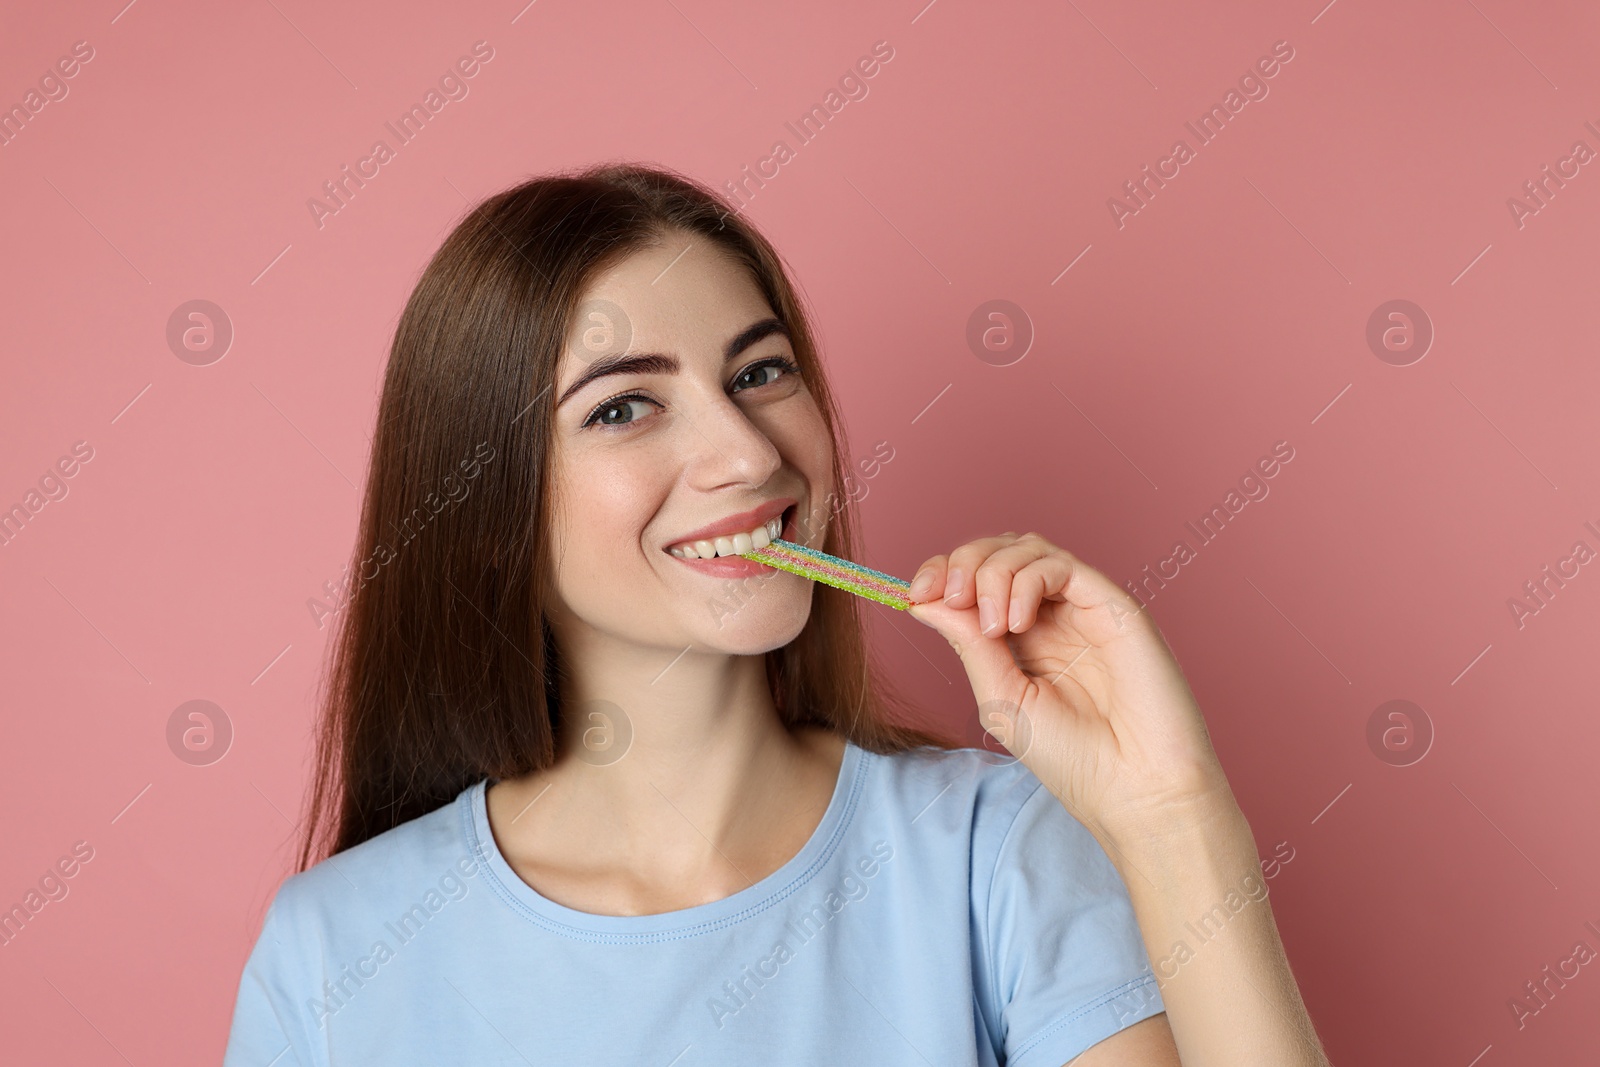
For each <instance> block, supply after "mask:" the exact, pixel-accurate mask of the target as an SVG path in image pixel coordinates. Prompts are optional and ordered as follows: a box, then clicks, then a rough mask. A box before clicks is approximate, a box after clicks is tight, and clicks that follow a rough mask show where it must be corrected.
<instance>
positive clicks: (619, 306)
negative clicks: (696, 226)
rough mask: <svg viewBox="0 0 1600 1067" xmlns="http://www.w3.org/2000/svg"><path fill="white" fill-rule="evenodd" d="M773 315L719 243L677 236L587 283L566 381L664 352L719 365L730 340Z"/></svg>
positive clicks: (571, 334)
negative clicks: (609, 363) (618, 360)
mask: <svg viewBox="0 0 1600 1067" xmlns="http://www.w3.org/2000/svg"><path fill="white" fill-rule="evenodd" d="M772 314H773V310H772V308H771V306H770V305H769V304H768V303H767V301H766V298H765V297H764V296H763V295H762V292H761V289H760V287H759V286H757V285H756V282H755V279H754V278H752V277H751V275H750V271H749V270H748V269H747V268H746V267H745V266H744V265H743V264H742V263H740V262H739V261H738V260H736V259H735V258H733V256H731V255H730V254H729V253H727V252H725V251H723V250H722V248H721V247H720V246H718V245H717V244H716V243H715V242H712V241H708V240H706V239H705V238H704V237H701V236H699V235H697V234H695V235H690V234H686V233H684V232H682V231H676V230H675V231H672V232H671V233H670V234H668V235H667V236H666V237H665V238H664V239H663V240H662V241H661V243H660V244H658V245H656V246H653V247H650V248H645V249H641V250H639V251H637V252H634V253H633V254H631V255H629V256H627V257H625V258H624V259H622V260H620V261H618V262H617V263H615V264H612V265H611V266H610V267H608V268H607V269H605V270H603V271H601V272H600V273H599V274H597V275H596V276H595V278H594V279H593V280H592V281H591V282H590V284H589V286H588V288H587V289H585V290H584V293H583V296H582V298H581V299H580V300H579V301H578V308H577V313H576V314H575V315H574V316H573V321H572V324H571V326H570V328H569V329H568V332H567V345H566V351H565V353H564V355H563V359H562V368H561V376H562V378H563V379H567V378H569V377H571V376H574V375H576V374H577V373H579V372H580V371H581V369H582V368H583V367H584V366H586V365H587V364H588V363H590V362H592V361H593V360H594V359H596V358H598V357H599V356H602V355H620V354H621V353H623V352H665V353H670V354H672V355H676V356H679V357H680V358H682V359H684V360H686V361H688V360H694V359H696V358H707V359H713V360H715V361H716V362H717V363H718V365H720V363H721V359H722V355H721V353H722V346H723V345H724V344H725V343H726V342H727V341H728V339H729V338H731V337H733V336H734V335H735V334H737V333H738V332H739V331H740V330H743V329H744V328H745V327H746V326H749V325H750V324H751V323H752V322H755V321H756V320H758V319H764V318H767V317H769V316H771V315H772Z"/></svg>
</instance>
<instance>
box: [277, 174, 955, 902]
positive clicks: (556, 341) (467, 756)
mask: <svg viewBox="0 0 1600 1067" xmlns="http://www.w3.org/2000/svg"><path fill="white" fill-rule="evenodd" d="M668 228H674V229H678V230H683V231H687V232H689V233H690V234H692V235H695V236H697V237H699V238H703V239H704V240H706V241H710V242H714V243H715V244H716V245H717V246H718V247H720V248H721V249H723V250H725V251H726V252H728V253H729V254H731V255H732V256H734V257H735V258H736V259H737V260H738V261H740V262H741V263H743V264H744V265H745V266H747V267H748V269H749V271H750V274H751V276H752V277H753V279H754V280H755V282H756V283H757V284H758V285H759V286H760V288H761V290H762V292H763V294H764V295H765V296H766V299H767V302H768V303H769V304H770V305H771V306H772V308H773V311H774V313H775V315H776V316H777V318H778V319H779V320H780V321H781V322H783V323H784V325H785V326H787V327H788V331H789V338H790V341H791V343H792V345H793V348H794V353H795V358H796V361H797V362H798V363H799V365H800V370H801V375H802V378H803V380H804V381H805V382H806V383H807V386H808V388H809V389H810V391H811V394H812V396H813V397H815V399H816V401H817V404H818V406H819V407H820V408H821V409H822V413H823V418H824V420H825V421H826V423H827V425H828V429H829V432H830V434H831V435H832V437H833V445H834V456H833V469H834V484H835V486H836V487H839V488H840V490H841V491H842V488H843V487H844V485H845V484H846V483H845V480H844V465H843V461H842V457H843V456H845V455H847V453H846V452H845V448H844V441H843V437H842V433H841V430H840V427H841V420H840V418H839V414H838V411H837V409H836V407H835V404H834V400H833V396H832V394H831V393H830V392H829V390H828V386H827V382H826V380H825V379H824V377H823V373H822V368H821V366H820V365H819V363H818V360H817V354H816V350H815V347H814V345H813V341H812V335H811V330H810V328H809V325H808V322H807V316H806V312H805V308H804V307H803V306H802V302H801V300H800V299H799V297H798V295H797V293H796V291H795V289H794V288H793V287H792V286H791V285H790V283H789V280H788V277H787V276H786V274H785V270H784V267H783V264H782V261H781V260H780V258H779V256H778V254H777V252H776V251H775V250H774V249H773V248H772V246H771V245H770V244H769V243H768V242H767V240H766V239H765V238H764V237H762V236H761V235H760V234H759V233H758V232H756V230H755V229H754V228H752V227H751V226H750V225H749V224H748V223H746V222H745V221H744V220H743V219H742V218H740V217H739V216H738V215H737V214H735V213H733V212H732V211H731V210H730V208H729V207H728V205H727V204H726V203H725V202H723V201H722V200H721V199H719V198H718V197H717V196H716V194H714V193H713V192H711V191H710V190H708V189H707V188H705V187H704V186H702V185H700V184H698V183H696V182H694V181H692V180H690V179H688V178H685V177H684V176H682V175H680V174H677V173H674V172H672V171H669V170H665V169H662V168H658V167H646V166H639V165H631V164H600V165H596V166H593V167H590V168H588V169H585V170H581V171H577V172H567V173H561V174H555V175H549V176H543V177H538V178H534V179H532V180H529V181H526V182H523V183H522V184H520V185H517V186H514V187H513V188H510V189H507V190H505V191H504V192H501V193H498V194H496V195H494V196H491V197H489V198H488V199H487V200H485V201H483V202H482V203H481V204H479V205H478V206H477V207H475V208H474V209H473V210H472V211H471V212H469V213H468V215H467V216H466V218H465V219H464V220H463V221H462V222H461V223H460V224H459V225H457V226H456V228H455V229H454V230H453V231H452V232H451V233H450V235H449V237H448V238H446V239H445V242H444V244H443V245H442V246H441V247H440V249H439V251H438V252H437V253H436V254H435V255H434V256H433V259H432V260H431V261H430V262H429V263H428V266H427V268H426V269H425V270H424V271H423V272H422V276H421V278H420V280H419V281H418V282H417V285H416V288H415V290H413V292H412V293H411V296H410V299H408V300H407V301H406V306H405V310H404V311H403V312H402V313H401V316H400V321H399V324H398V326H397V327H396V330H395V336H394V343H393V345H392V347H391V348H390V352H389V364H388V368H387V371H386V373H385V376H384V383H383V395H382V398H381V400H380V402H379V407H378V425H377V432H376V434H375V436H374V439H373V449H372V461H371V469H370V471H369V474H368V478H367V484H366V492H365V496H364V499H363V502H362V510H361V522H360V529H359V532H358V535H357V543H356V548H355V553H354V557H353V562H352V565H351V571H352V572H353V573H352V574H351V579H350V581H351V583H352V584H353V585H354V588H353V589H352V590H351V591H350V594H349V597H348V600H347V601H346V602H345V603H344V604H343V606H342V607H341V608H340V611H339V614H338V616H337V618H338V632H337V633H336V635H335V637H334V641H333V652H332V657H331V668H330V670H329V671H328V672H327V673H326V674H325V676H324V679H323V681H324V683H325V686H326V689H325V695H324V698H323V700H322V702H321V718H320V721H319V723H318V725H317V731H316V766H315V770H314V777H313V782H312V789H311V803H310V810H309V816H308V818H307V820H306V824H305V832H304V836H303V840H302V842H301V850H300V857H299V869H300V870H305V869H306V868H307V867H309V866H311V865H312V864H313V863H315V862H317V861H319V860H321V859H323V858H326V857H327V856H329V855H332V854H334V853H337V852H341V851H343V850H344V849H347V848H350V847H352V846H353V845H357V844H359V843H361V842H363V841H366V840H368V839H369V838H372V837H375V836H376V835H378V834H380V833H383V832H384V831H385V830H388V829H391V828H393V827H395V826H398V825H400V824H401V823H403V822H406V821H408V820H410V819H413V818H416V817H418V816H420V815H424V814H426V813H428V812H430V811H433V810H434V809H436V808H438V807H440V806H442V805H444V804H446V803H448V802H449V801H451V800H452V799H454V798H455V796H456V795H457V794H458V793H460V791H461V790H463V789H465V788H466V787H467V786H469V785H472V784H473V783H475V782H477V781H479V780H480V779H482V778H484V777H491V778H496V779H501V778H513V777H517V776H519V775H523V774H527V773H530V772H532V771H536V770H539V769H541V768H544V767H547V766H549V765H550V764H551V762H553V760H554V758H555V753H556V751H557V744H556V742H557V732H558V731H559V730H560V729H561V726H562V719H561V713H560V686H559V684H558V681H557V679H558V675H559V671H560V663H559V658H558V654H557V649H556V647H555V644H554V641H553V639H552V637H551V631H550V628H549V626H548V625H547V623H546V620H545V614H544V610H543V605H544V604H545V603H546V601H547V599H548V598H549V597H550V596H551V590H552V574H551V561H550V557H549V553H548V552H547V551H546V543H545V537H544V531H545V524H546V522H547V521H548V515H549V499H548V498H549V490H550V486H549V484H548V481H549V479H548V462H549V456H550V434H551V429H550V427H551V420H552V417H553V413H554V403H553V394H554V392H555V382H556V370H557V366H558V361H559V358H560V356H561V354H562V352H563V351H564V349H565V347H566V339H567V336H568V330H569V327H570V325H571V323H572V316H573V315H574V314H575V313H576V310H577V308H578V303H579V301H580V300H581V299H582V298H583V294H584V292H585V289H586V287H587V285H588V284H589V282H590V280H591V279H592V278H593V277H594V276H595V275H597V274H598V273H599V272H600V271H602V270H603V269H605V268H607V267H608V266H610V265H611V264H613V263H615V262H616V261H618V260H619V259H621V258H623V257H625V256H627V255H629V254H630V253H632V252H634V251H636V250H639V249H641V248H646V247H649V246H652V245H654V244H655V243H657V242H658V241H659V240H660V239H661V237H662V236H663V233H664V231H666V230H667V229H668ZM824 521H826V520H825V519H824ZM824 548H825V550H826V551H828V552H832V553H834V554H836V555H841V556H844V557H846V558H851V557H853V554H854V548H855V542H854V518H853V515H852V514H851V508H850V507H849V505H848V501H846V503H845V505H844V506H842V507H839V509H838V510H837V512H836V513H835V514H834V515H833V517H832V521H831V522H830V523H829V529H828V535H827V540H826V541H825V542H824ZM858 604H859V601H858V600H857V599H856V598H855V597H853V596H851V595H849V594H847V593H842V592H840V591H838V590H836V589H832V588H829V587H827V586H824V585H821V584H817V585H815V586H814V589H813V599H812V608H811V614H810V618H809V619H808V621H807V623H806V625H805V628H804V629H803V630H802V631H801V633H800V635H799V636H798V637H796V638H795V640H794V641H792V642H790V643H789V644H788V645H786V646H784V647H782V648H779V649H775V650H773V651H772V652H769V653H767V656H766V664H767V678H768V681H769V683H770V685H771V687H772V695H773V700H774V703H775V704H776V706H777V709H778V713H779V715H780V716H781V718H782V720H783V722H784V723H785V724H786V725H787V726H789V727H790V728H794V727H797V726H802V725H820V726H824V727H827V728H829V729H832V730H834V731H835V732H837V733H839V734H841V735H843V736H844V737H847V738H849V739H850V740H851V741H854V742H855V743H856V744H857V745H859V746H861V747H863V748H866V749H870V750H872V751H876V752H883V753H889V752H896V751H901V750H905V749H909V748H913V747H917V746H921V745H933V746H936V747H950V745H951V742H949V741H947V740H945V739H944V738H941V737H939V736H936V735H935V734H933V733H929V732H925V731H924V730H922V729H918V728H916V727H913V726H911V725H907V724H905V723H903V722H897V721H894V719H896V718H898V719H904V718H905V717H906V716H905V715H904V713H903V709H899V708H898V707H894V708H891V704H893V703H894V701H893V700H892V698H891V697H890V696H889V695H888V693H887V690H886V689H885V688H884V687H883V686H882V685H881V683H880V682H879V680H878V678H877V677H876V672H875V670H874V668H873V665H872V662H871V659H870V657H869V656H868V653H867V648H866V642H865V638H864V634H863V630H862V623H861V618H860V616H859V615H858V613H857V612H858ZM891 711H893V712H897V713H898V714H895V715H891ZM569 728H570V726H569Z"/></svg>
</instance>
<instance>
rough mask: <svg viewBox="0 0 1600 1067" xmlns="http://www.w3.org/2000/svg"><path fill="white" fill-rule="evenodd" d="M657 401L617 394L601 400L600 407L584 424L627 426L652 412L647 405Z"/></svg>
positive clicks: (590, 414) (589, 415) (590, 413)
mask: <svg viewBox="0 0 1600 1067" xmlns="http://www.w3.org/2000/svg"><path fill="white" fill-rule="evenodd" d="M654 403H655V401H653V400H651V399H650V398H649V397H644V396H637V395H634V396H617V397H612V398H611V399H610V400H604V401H601V403H600V404H599V406H598V407H596V408H595V409H594V410H593V411H591V412H589V414H588V416H587V417H586V418H585V419H584V420H583V425H585V426H593V425H595V424H596V423H598V424H599V425H601V426H626V425H628V423H630V422H637V421H638V420H640V419H642V418H644V417H645V416H646V415H648V414H650V409H649V407H648V406H647V405H651V404H654Z"/></svg>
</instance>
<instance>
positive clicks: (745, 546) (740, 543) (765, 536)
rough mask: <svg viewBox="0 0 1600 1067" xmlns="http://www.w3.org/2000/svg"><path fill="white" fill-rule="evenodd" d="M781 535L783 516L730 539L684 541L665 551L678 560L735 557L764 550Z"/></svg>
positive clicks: (716, 538) (715, 538)
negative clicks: (753, 550) (759, 549)
mask: <svg viewBox="0 0 1600 1067" xmlns="http://www.w3.org/2000/svg"><path fill="white" fill-rule="evenodd" d="M781 533H783V516H781V515H779V516H777V517H776V518H772V519H768V520H767V521H766V523H765V524H763V525H761V526H757V527H756V528H755V529H754V530H751V531H750V532H748V533H736V534H734V535H733V536H732V537H714V538H712V539H711V540H709V541H685V542H683V543H682V544H680V545H673V546H671V547H670V548H668V549H667V551H668V552H671V553H672V554H673V555H674V556H677V557H678V558H679V559H711V558H712V557H714V556H737V555H739V554H740V553H743V552H749V551H750V550H751V549H753V548H766V547H767V546H768V545H770V544H772V542H774V541H776V540H777V539H778V535H779V534H781Z"/></svg>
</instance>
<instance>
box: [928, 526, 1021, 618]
mask: <svg viewBox="0 0 1600 1067" xmlns="http://www.w3.org/2000/svg"><path fill="white" fill-rule="evenodd" d="M1016 539H1017V535H1016V534H1014V533H1006V534H1001V535H1000V536H999V537H980V538H978V539H977V540H975V541H968V542H967V543H966V544H964V545H962V546H961V547H960V548H958V549H956V550H955V551H954V552H952V553H950V564H949V567H948V568H947V569H946V571H945V579H944V600H945V603H947V604H949V605H950V606H951V607H953V608H970V607H972V606H973V605H974V604H976V603H977V602H978V600H977V588H976V586H975V585H974V584H973V575H975V574H976V573H977V571H978V567H979V566H980V565H982V563H983V561H984V560H986V559H988V558H989V556H991V555H992V554H993V553H994V552H995V550H997V549H999V548H1002V547H1004V546H1005V545H1008V544H1010V543H1011V542H1012V541H1015V540H1016Z"/></svg>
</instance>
